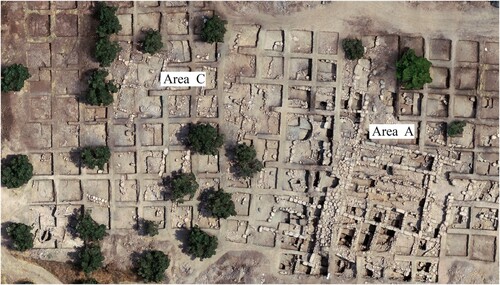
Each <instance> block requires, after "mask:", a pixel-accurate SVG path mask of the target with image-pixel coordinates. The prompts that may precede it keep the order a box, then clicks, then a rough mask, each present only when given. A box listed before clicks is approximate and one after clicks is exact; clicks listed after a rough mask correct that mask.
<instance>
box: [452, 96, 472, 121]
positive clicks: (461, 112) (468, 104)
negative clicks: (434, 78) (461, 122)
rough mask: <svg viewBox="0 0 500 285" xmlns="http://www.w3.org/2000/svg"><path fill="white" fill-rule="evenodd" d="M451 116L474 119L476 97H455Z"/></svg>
mask: <svg viewBox="0 0 500 285" xmlns="http://www.w3.org/2000/svg"><path fill="white" fill-rule="evenodd" d="M453 116H455V117H457V118H474V117H475V116H476V97H475V96H458V95H455V102H454V103H453Z"/></svg>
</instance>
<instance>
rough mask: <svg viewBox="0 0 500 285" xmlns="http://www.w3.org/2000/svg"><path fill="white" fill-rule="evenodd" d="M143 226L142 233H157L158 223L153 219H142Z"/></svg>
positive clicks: (152, 234)
mask: <svg viewBox="0 0 500 285" xmlns="http://www.w3.org/2000/svg"><path fill="white" fill-rule="evenodd" d="M143 226H144V233H146V234H147V235H149V236H155V235H157V234H158V223H156V222H154V221H149V220H144V221H143Z"/></svg>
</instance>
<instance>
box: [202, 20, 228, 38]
mask: <svg viewBox="0 0 500 285" xmlns="http://www.w3.org/2000/svg"><path fill="white" fill-rule="evenodd" d="M226 24H227V21H225V20H222V19H221V18H219V16H217V15H215V16H213V17H212V18H210V19H208V20H206V22H205V25H204V26H203V29H202V31H201V38H202V39H203V40H204V41H205V42H207V43H216V42H219V43H222V42H224V35H225V34H226Z"/></svg>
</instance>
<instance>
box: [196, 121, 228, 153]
mask: <svg viewBox="0 0 500 285" xmlns="http://www.w3.org/2000/svg"><path fill="white" fill-rule="evenodd" d="M223 143H224V135H222V134H219V132H218V131H217V129H216V128H215V127H213V126H211V125H209V124H201V123H199V124H191V125H190V126H189V133H188V137H187V144H188V146H189V147H191V149H192V150H193V151H195V152H197V153H200V154H206V155H216V154H217V149H218V148H220V147H221V146H222V144H223Z"/></svg>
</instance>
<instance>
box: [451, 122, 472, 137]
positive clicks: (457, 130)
mask: <svg viewBox="0 0 500 285" xmlns="http://www.w3.org/2000/svg"><path fill="white" fill-rule="evenodd" d="M466 125H467V124H466V123H465V122H464V121H453V122H451V123H449V124H448V130H447V133H448V136H450V137H453V136H460V135H461V134H462V133H463V132H464V127H465V126H466Z"/></svg>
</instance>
